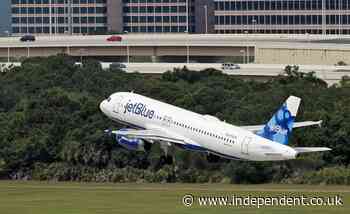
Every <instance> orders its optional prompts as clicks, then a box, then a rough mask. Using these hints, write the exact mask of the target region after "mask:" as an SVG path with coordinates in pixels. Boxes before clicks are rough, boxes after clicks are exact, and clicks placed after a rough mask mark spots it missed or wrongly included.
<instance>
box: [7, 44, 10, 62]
mask: <svg viewBox="0 0 350 214" xmlns="http://www.w3.org/2000/svg"><path fill="white" fill-rule="evenodd" d="M7 62H8V63H9V62H10V47H7Z"/></svg>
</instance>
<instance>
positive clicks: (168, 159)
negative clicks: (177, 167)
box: [159, 155, 174, 165]
mask: <svg viewBox="0 0 350 214" xmlns="http://www.w3.org/2000/svg"><path fill="white" fill-rule="evenodd" d="M159 162H160V164H161V165H172V164H173V163H174V160H173V157H172V156H170V155H162V156H160V161H159Z"/></svg>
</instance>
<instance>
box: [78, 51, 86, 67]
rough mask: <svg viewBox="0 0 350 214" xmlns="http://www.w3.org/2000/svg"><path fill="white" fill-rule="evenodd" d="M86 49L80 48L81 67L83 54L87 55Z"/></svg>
mask: <svg viewBox="0 0 350 214" xmlns="http://www.w3.org/2000/svg"><path fill="white" fill-rule="evenodd" d="M85 51H86V49H85V48H80V49H79V55H80V63H81V66H82V65H83V53H85Z"/></svg>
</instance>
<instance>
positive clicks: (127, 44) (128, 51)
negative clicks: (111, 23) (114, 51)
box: [124, 31, 130, 64]
mask: <svg viewBox="0 0 350 214" xmlns="http://www.w3.org/2000/svg"><path fill="white" fill-rule="evenodd" d="M128 33H129V32H128V31H124V34H128ZM126 62H127V63H128V64H129V63H130V48H129V40H128V39H127V40H126Z"/></svg>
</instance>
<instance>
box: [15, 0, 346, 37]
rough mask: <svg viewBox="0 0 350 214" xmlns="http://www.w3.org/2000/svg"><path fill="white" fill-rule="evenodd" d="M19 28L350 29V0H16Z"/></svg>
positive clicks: (18, 30) (318, 31) (328, 31)
mask: <svg viewBox="0 0 350 214" xmlns="http://www.w3.org/2000/svg"><path fill="white" fill-rule="evenodd" d="M11 3H12V4H11V9H12V31H13V33H15V34H24V33H35V34H41V33H45V34H56V33H72V34H91V33H105V32H108V31H111V32H125V31H127V32H130V33H164V32H173V33H177V32H189V33H299V34H305V33H310V34H311V33H312V34H322V33H323V34H350V0H12V1H11Z"/></svg>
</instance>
